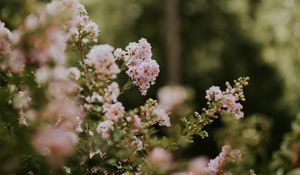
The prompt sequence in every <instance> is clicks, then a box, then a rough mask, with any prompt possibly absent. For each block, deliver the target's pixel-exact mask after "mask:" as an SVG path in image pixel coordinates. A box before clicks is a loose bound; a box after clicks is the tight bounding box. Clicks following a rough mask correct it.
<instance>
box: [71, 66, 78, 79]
mask: <svg viewBox="0 0 300 175" xmlns="http://www.w3.org/2000/svg"><path fill="white" fill-rule="evenodd" d="M69 75H70V76H71V77H72V78H73V79H74V80H79V78H80V71H79V69H78V68H77V67H70V68H69Z"/></svg>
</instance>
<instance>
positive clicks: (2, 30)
mask: <svg viewBox="0 0 300 175" xmlns="http://www.w3.org/2000/svg"><path fill="white" fill-rule="evenodd" d="M10 35H11V32H10V31H9V30H8V29H7V28H6V27H5V25H4V23H3V22H1V21H0V56H1V55H3V56H5V55H8V53H10V42H9V37H10Z"/></svg>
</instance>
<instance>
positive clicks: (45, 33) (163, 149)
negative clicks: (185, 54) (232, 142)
mask: <svg viewBox="0 0 300 175" xmlns="http://www.w3.org/2000/svg"><path fill="white" fill-rule="evenodd" d="M98 35H99V28H98V26H97V25H96V24H95V23H94V22H92V21H91V20H90V19H89V17H88V15H87V12H86V10H85V8H84V6H82V5H81V4H80V3H79V2H78V1H76V0H61V1H53V2H51V3H49V4H47V6H42V5H41V6H39V7H37V8H36V9H35V10H33V12H32V14H30V15H29V16H27V17H26V18H25V19H24V21H23V23H22V24H21V25H20V26H19V27H18V28H17V29H15V30H13V31H10V30H8V29H7V28H5V24H4V23H2V22H1V23H0V37H1V38H0V56H1V66H0V67H1V76H2V77H1V81H2V82H1V92H0V93H1V110H2V111H5V112H4V113H3V114H1V125H2V126H3V128H4V129H3V130H1V137H2V136H3V138H8V139H10V140H12V141H11V142H8V143H7V144H5V145H6V146H4V147H3V149H6V148H8V147H11V146H12V147H14V148H16V149H19V145H20V144H24V147H22V148H20V150H17V151H16V152H15V153H7V154H6V155H5V156H7V157H12V158H11V159H9V158H8V159H7V162H5V163H4V164H3V165H1V166H0V172H1V173H13V172H17V173H21V174H25V173H27V174H40V173H41V172H43V173H42V174H48V173H52V174H53V172H55V173H62V174H63V173H67V174H195V175H204V174H209V175H210V174H212V175H213V174H226V171H227V170H226V168H225V167H226V164H227V163H230V162H234V163H236V162H239V161H240V159H241V153H240V151H239V150H237V149H232V148H231V147H230V146H229V145H224V146H223V147H222V151H221V153H220V154H219V155H218V156H217V157H216V158H215V159H211V160H210V161H208V160H206V159H204V158H197V159H193V160H191V161H189V163H186V161H184V160H182V159H180V157H176V156H174V155H173V154H172V153H174V152H175V151H176V150H177V149H178V148H180V147H184V146H186V145H187V144H189V143H190V142H192V141H193V136H194V135H199V136H201V137H202V138H205V137H207V136H208V133H207V132H206V131H205V130H204V127H205V126H206V125H208V124H210V123H212V122H213V121H214V120H215V119H216V118H219V117H222V118H223V117H233V118H235V119H241V118H243V117H244V113H243V112H242V108H243V107H242V105H241V103H240V102H241V101H244V100H245V97H244V94H243V88H244V86H246V85H247V84H248V78H247V77H245V78H239V79H237V80H235V81H234V83H233V85H231V84H230V83H228V82H227V83H226V89H225V90H224V91H222V90H221V88H220V87H217V86H212V87H211V88H209V89H208V90H207V91H206V97H205V98H206V99H207V100H208V102H207V105H208V106H207V108H203V110H202V112H201V113H198V112H195V113H194V114H192V115H188V116H182V117H181V118H180V119H181V122H179V123H175V124H174V125H173V123H172V118H170V113H169V111H171V108H174V107H176V106H177V105H180V103H182V101H181V99H183V100H184V99H185V98H187V95H186V94H184V93H185V92H183V94H182V97H178V100H176V101H175V102H174V103H169V102H168V100H162V99H166V98H164V97H160V98H161V102H160V103H158V102H157V101H156V100H154V99H148V100H147V101H146V102H145V104H144V105H142V106H140V107H137V108H135V109H125V107H124V106H123V104H122V102H121V101H119V100H118V97H119V96H120V95H122V94H123V93H125V92H126V91H127V90H128V89H130V88H131V87H133V86H136V87H137V88H138V89H139V91H140V93H141V94H142V95H146V94H147V90H148V89H149V88H150V86H151V85H153V84H154V83H155V80H156V78H157V76H158V75H159V72H160V70H159V65H158V64H157V62H156V61H155V60H154V59H153V58H152V51H151V45H150V44H149V43H148V41H147V40H146V39H144V38H142V39H140V40H139V41H138V42H131V43H129V44H128V45H127V46H126V47H125V49H120V48H118V49H114V48H113V47H112V46H110V45H108V44H101V45H100V44H98V43H97V42H98V41H97V38H98ZM71 57H73V58H72V59H71ZM72 61H73V62H72ZM122 71H123V72H125V73H126V74H127V75H128V77H129V80H128V82H127V83H125V84H119V83H118V82H117V77H118V74H119V73H121V72H122ZM175 90H176V89H175ZM177 90H179V91H180V90H181V89H180V88H179V89H177ZM163 94H164V93H163ZM163 94H162V95H160V96H163ZM17 123H18V124H17ZM166 130H168V132H165V134H163V135H164V136H162V134H159V133H158V132H159V131H161V132H163V133H164V131H166ZM25 135H26V138H30V140H26V139H24V138H25ZM44 159H45V161H44ZM16 160H18V161H16ZM46 162H49V167H48V163H46ZM6 165H9V166H6ZM12 165H13V166H12ZM45 167H46V169H45Z"/></svg>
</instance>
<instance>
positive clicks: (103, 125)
mask: <svg viewBox="0 0 300 175" xmlns="http://www.w3.org/2000/svg"><path fill="white" fill-rule="evenodd" d="M110 130H113V122H112V121H111V120H105V121H102V122H100V123H99V124H98V126H97V129H96V131H97V133H98V134H101V136H102V137H103V138H104V139H107V138H108V137H109V131H110Z"/></svg>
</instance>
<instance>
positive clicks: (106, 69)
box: [85, 44, 120, 79]
mask: <svg viewBox="0 0 300 175" xmlns="http://www.w3.org/2000/svg"><path fill="white" fill-rule="evenodd" d="M113 50H114V48H113V47H111V46H110V45H108V44H104V45H96V46H94V47H93V48H92V49H91V50H90V51H89V53H88V54H87V59H86V60H85V63H86V64H87V65H89V66H92V67H94V68H95V72H96V74H97V76H98V78H101V79H114V78H116V75H117V74H118V73H120V69H119V67H118V65H117V64H116V63H115V58H114V55H113V54H112V52H113Z"/></svg>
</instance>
